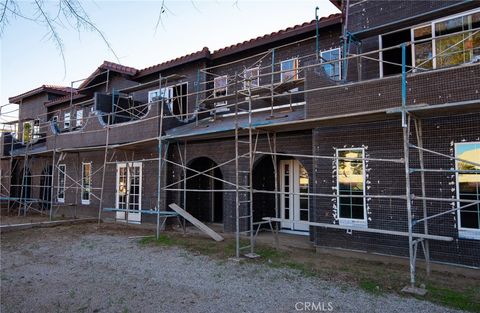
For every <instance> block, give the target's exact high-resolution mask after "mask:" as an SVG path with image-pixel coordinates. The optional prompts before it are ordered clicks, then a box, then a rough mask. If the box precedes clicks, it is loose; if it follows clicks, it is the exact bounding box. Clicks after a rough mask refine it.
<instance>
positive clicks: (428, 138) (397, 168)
mask: <svg viewBox="0 0 480 313" xmlns="http://www.w3.org/2000/svg"><path fill="white" fill-rule="evenodd" d="M479 118H480V115H479V114H478V113H475V114H470V115H463V116H455V117H450V118H449V117H446V118H432V119H426V120H424V122H423V123H424V124H423V125H424V126H423V140H424V146H425V147H426V148H429V149H433V150H435V151H438V152H441V153H445V154H448V155H451V153H452V152H451V149H452V146H451V143H452V142H461V141H462V140H466V141H478V140H479V135H478V134H480V129H479V127H478V123H477V122H475V121H477V120H478V119H479ZM412 129H413V125H412ZM412 136H414V135H412ZM411 140H412V142H416V140H415V138H414V137H413V138H412V139H411ZM313 145H314V152H315V154H317V155H331V156H334V153H335V148H344V147H364V148H365V153H366V157H370V158H387V159H400V158H402V157H403V141H402V128H401V123H400V121H399V120H394V121H385V122H374V123H365V124H358V125H348V126H347V125H345V127H341V126H335V127H325V128H317V129H315V130H314V135H313ZM411 158H412V165H411V166H412V167H415V166H416V167H417V168H418V153H417V152H416V151H412V152H411ZM452 167H454V164H453V162H452V161H450V160H448V159H442V158H439V157H438V156H432V155H429V156H427V155H426V159H425V168H436V169H439V168H443V169H445V168H452ZM314 168H315V177H316V179H315V186H314V190H315V192H317V193H326V194H332V197H331V198H329V197H316V198H315V199H313V203H314V207H313V208H312V209H313V212H312V215H311V216H312V217H313V220H314V221H316V222H323V223H336V224H338V221H337V220H336V219H335V218H334V216H333V213H334V208H333V203H335V202H336V200H335V199H336V198H335V194H336V191H335V189H334V188H335V186H336V179H337V178H336V174H335V172H334V168H335V163H334V161H331V160H317V161H316V162H315V164H314ZM366 173H367V174H368V176H367V191H366V194H367V195H369V194H370V195H404V194H405V173H404V168H403V164H396V163H388V162H374V161H369V162H368V163H367V164H366ZM411 179H412V193H414V194H416V195H421V192H420V176H419V174H412V175H411ZM451 181H452V178H451V174H438V175H432V174H430V173H429V174H426V189H427V196H431V197H441V198H446V199H449V198H452V197H454V195H453V194H452V189H451V188H452V186H451V185H450V184H449V183H450V182H451ZM448 209H451V206H450V203H448V202H446V203H443V202H442V203H439V202H430V201H429V202H428V207H427V210H428V212H429V215H433V214H435V213H439V212H444V211H446V210H448ZM422 212H423V211H422V208H421V205H420V203H419V201H415V202H414V204H413V216H414V218H416V219H418V218H421V216H422V215H423V213H422ZM367 216H368V227H369V228H372V229H388V230H397V231H407V219H406V218H407V213H406V204H405V201H404V200H401V199H400V200H397V199H374V198H372V199H367ZM455 216H456V215H455V214H447V215H444V216H442V217H440V218H438V219H434V220H431V222H430V223H429V225H430V228H429V229H430V233H431V234H435V235H441V236H451V237H454V238H455V241H454V242H449V243H445V242H440V241H433V240H432V241H430V247H431V248H430V249H431V258H432V259H433V260H436V261H443V262H451V263H459V264H465V265H470V266H480V263H479V261H480V243H479V242H478V241H474V240H466V239H458V233H457V230H456V222H455ZM414 231H416V232H422V231H423V224H419V225H417V226H416V227H415V228H414ZM314 234H315V244H316V245H319V246H330V247H341V248H348V249H356V250H365V251H369V252H378V253H386V254H393V255H404V256H406V255H408V240H407V238H406V237H397V236H390V235H380V234H371V233H362V232H354V233H353V234H347V233H346V232H345V231H342V230H332V229H321V228H315V230H314ZM419 255H421V251H420V249H419Z"/></svg>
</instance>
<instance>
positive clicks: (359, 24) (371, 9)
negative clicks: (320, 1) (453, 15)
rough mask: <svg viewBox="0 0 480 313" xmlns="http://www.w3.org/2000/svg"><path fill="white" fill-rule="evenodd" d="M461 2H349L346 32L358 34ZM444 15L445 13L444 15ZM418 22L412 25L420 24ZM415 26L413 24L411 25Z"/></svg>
mask: <svg viewBox="0 0 480 313" xmlns="http://www.w3.org/2000/svg"><path fill="white" fill-rule="evenodd" d="M461 2H463V1H461V0H449V1H446V0H444V1H436V0H415V1H411V0H368V1H360V0H351V1H350V8H349V17H348V18H349V22H348V30H349V31H350V32H358V31H362V30H365V29H370V28H374V27H378V26H382V25H385V24H387V23H395V22H398V21H400V20H402V19H406V18H412V17H414V16H417V15H420V14H424V13H428V12H432V11H435V10H439V9H442V8H446V7H449V6H452V5H455V4H460V3H461ZM444 14H446V13H444ZM421 22H422V21H421V20H418V19H417V21H416V22H414V23H421ZM412 25H415V24H412Z"/></svg>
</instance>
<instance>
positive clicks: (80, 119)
mask: <svg viewBox="0 0 480 313" xmlns="http://www.w3.org/2000/svg"><path fill="white" fill-rule="evenodd" d="M82 125H83V109H79V110H77V116H76V121H75V126H77V127H79V126H82Z"/></svg>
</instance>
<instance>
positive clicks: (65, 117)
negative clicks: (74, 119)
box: [63, 112, 70, 129]
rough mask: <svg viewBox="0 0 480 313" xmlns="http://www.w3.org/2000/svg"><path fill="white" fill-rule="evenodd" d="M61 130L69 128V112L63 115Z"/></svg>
mask: <svg viewBox="0 0 480 313" xmlns="http://www.w3.org/2000/svg"><path fill="white" fill-rule="evenodd" d="M63 128H65V129H67V128H70V112H65V113H64V114H63Z"/></svg>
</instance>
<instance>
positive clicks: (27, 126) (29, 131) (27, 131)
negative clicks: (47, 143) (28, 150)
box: [22, 121, 33, 144]
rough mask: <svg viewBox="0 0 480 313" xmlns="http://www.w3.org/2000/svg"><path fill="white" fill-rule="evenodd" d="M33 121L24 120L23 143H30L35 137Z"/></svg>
mask: <svg viewBox="0 0 480 313" xmlns="http://www.w3.org/2000/svg"><path fill="white" fill-rule="evenodd" d="M32 125H33V123H32V122H31V121H30V122H24V123H23V137H22V141H23V143H24V144H25V143H29V142H30V141H31V140H32V137H33V127H32Z"/></svg>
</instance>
